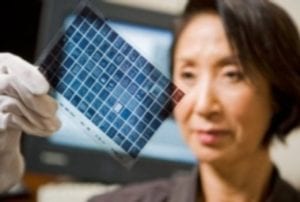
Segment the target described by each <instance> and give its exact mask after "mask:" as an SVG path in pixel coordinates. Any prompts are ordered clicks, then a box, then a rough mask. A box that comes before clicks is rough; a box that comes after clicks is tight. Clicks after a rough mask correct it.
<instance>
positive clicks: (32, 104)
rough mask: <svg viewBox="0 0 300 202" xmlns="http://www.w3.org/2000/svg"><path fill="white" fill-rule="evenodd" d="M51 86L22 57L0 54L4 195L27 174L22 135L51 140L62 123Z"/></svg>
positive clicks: (1, 188)
mask: <svg viewBox="0 0 300 202" xmlns="http://www.w3.org/2000/svg"><path fill="white" fill-rule="evenodd" d="M48 90H49V84H48V82H47V81H46V79H45V78H44V77H43V75H42V74H41V73H40V72H39V71H38V69H37V67H35V66H33V65H31V64H29V63H28V62H26V61H24V60H23V59H21V58H20V57H17V56H15V55H12V54H9V53H0V192H3V191H4V190H6V189H8V188H9V187H10V186H12V185H13V184H15V183H16V182H17V181H18V180H19V179H20V177H21V176H22V174H23V170H24V162H23V158H22V156H21V153H20V137H21V133H22V131H24V132H25V133H28V134H32V135H39V136H48V135H50V134H52V133H53V132H55V131H56V130H57V129H58V128H59V126H60V122H59V120H58V118H57V117H56V116H55V113H56V110H57V104H56V102H55V101H54V99H53V98H51V97H50V96H49V95H47V92H48Z"/></svg>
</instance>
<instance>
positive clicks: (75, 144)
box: [24, 0, 195, 182]
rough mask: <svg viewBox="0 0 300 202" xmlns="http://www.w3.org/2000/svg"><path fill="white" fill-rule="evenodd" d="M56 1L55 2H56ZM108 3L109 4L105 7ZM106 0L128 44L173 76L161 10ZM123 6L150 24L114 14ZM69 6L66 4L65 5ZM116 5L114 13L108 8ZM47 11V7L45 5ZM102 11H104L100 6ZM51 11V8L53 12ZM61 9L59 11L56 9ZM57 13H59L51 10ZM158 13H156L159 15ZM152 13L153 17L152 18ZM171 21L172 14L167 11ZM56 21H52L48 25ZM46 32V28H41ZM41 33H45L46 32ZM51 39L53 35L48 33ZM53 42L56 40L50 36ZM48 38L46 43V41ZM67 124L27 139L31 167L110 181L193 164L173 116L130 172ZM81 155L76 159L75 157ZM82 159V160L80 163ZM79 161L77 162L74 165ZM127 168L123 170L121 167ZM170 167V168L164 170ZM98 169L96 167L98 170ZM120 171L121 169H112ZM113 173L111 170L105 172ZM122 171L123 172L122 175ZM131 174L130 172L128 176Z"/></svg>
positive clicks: (64, 21)
mask: <svg viewBox="0 0 300 202" xmlns="http://www.w3.org/2000/svg"><path fill="white" fill-rule="evenodd" d="M52 4H59V5H55V6H61V7H63V6H65V5H64V4H63V3H60V1H58V0H57V1H53V2H52ZM55 6H54V7H55ZM105 6H106V7H105ZM105 6H103V5H102V4H101V6H100V7H101V8H103V7H105V9H103V10H105V11H106V13H107V15H108V16H106V14H105V13H104V15H105V16H106V17H108V19H109V21H108V22H109V24H110V26H111V27H112V28H113V29H114V30H115V31H116V32H118V34H120V35H121V36H122V37H123V38H124V39H125V40H126V41H127V42H128V43H130V44H131V45H132V46H133V47H135V48H136V49H137V50H138V51H139V52H140V53H141V54H142V55H143V56H144V57H145V58H147V59H148V60H149V61H150V62H151V63H152V64H153V65H154V66H155V67H156V68H158V69H159V70H160V71H161V72H162V73H163V74H165V75H167V76H169V52H170V47H171V43H172V40H173V33H172V29H170V28H169V27H167V26H162V24H161V23H159V22H160V20H157V19H155V17H161V16H158V15H159V14H158V13H155V12H148V13H145V12H144V11H140V10H138V9H132V8H123V7H118V6H115V5H106V4H105ZM118 9H120V10H121V11H124V10H126V9H127V10H128V11H129V12H130V13H134V14H135V15H136V16H139V15H141V17H143V16H146V17H145V19H146V21H147V20H148V21H149V23H147V22H146V23H142V22H136V16H132V17H131V16H130V15H129V17H128V15H127V18H122V15H121V16H118V17H116V16H114V14H113V13H114V12H116V11H117V10H118ZM62 10H64V11H65V10H66V9H62ZM110 10H111V12H109V11H110ZM46 11H47V10H46ZM100 11H102V10H101V9H100ZM48 12H49V13H51V12H50V11H48ZM56 14H57V10H56ZM52 15H54V14H53V13H52ZM154 16H155V17H154ZM152 17H153V20H151V18H152ZM72 18H74V15H73V14H72V12H67V13H65V14H64V15H63V17H62V19H61V20H62V29H63V30H64V29H66V27H67V26H68V24H69V23H70V22H71V20H72ZM168 18H169V19H170V21H171V20H172V16H168ZM49 26H51V23H50V24H49ZM41 33H45V31H42V32H41ZM41 37H42V38H43V37H45V36H41ZM48 38H51V37H48ZM47 40H48V41H49V40H51V39H47ZM43 43H46V42H43ZM61 121H62V122H63V127H62V128H61V129H60V130H59V131H58V132H57V133H55V134H54V135H52V136H51V137H49V138H43V139H40V138H34V137H30V138H26V139H27V140H26V139H25V144H24V153H25V157H26V160H27V166H28V169H29V170H36V171H40V172H56V173H63V174H70V175H74V176H78V177H81V178H87V179H95V180H98V179H100V180H104V181H108V182H116V181H118V180H119V181H123V182H126V181H134V180H139V179H146V178H152V177H151V176H153V177H160V176H165V175H168V174H169V173H170V171H171V170H176V169H186V168H190V167H191V166H192V165H193V163H194V162H195V159H194V157H193V155H192V154H191V152H190V150H189V149H188V148H187V146H186V145H185V143H184V142H183V139H182V137H181V135H180V132H179V129H178V128H177V126H176V123H175V122H174V120H173V119H172V118H168V119H167V120H166V121H164V123H163V124H162V125H161V126H160V127H159V129H158V130H157V131H156V132H155V134H154V135H153V137H152V138H151V139H150V141H149V142H148V143H147V145H146V146H145V147H144V148H143V150H142V152H141V153H140V155H139V159H138V161H137V163H136V165H134V166H133V168H132V169H131V171H128V170H126V169H125V168H122V166H119V165H117V164H118V162H114V161H116V160H115V159H113V158H111V157H109V155H106V154H107V153H108V152H107V151H105V148H102V147H101V146H100V145H99V144H97V143H96V142H95V141H94V140H93V139H91V138H90V137H88V136H87V135H85V134H82V133H81V132H79V131H78V130H74V128H77V127H74V123H73V122H72V121H71V120H70V119H68V117H64V116H62V117H61ZM74 159H76V160H74ZM95 159H97V162H99V165H101V168H100V169H98V171H99V172H96V171H93V172H89V169H91V168H88V167H91V166H92V167H97V165H96V163H95ZM78 161H80V164H78ZM73 163H74V164H76V165H74V164H73ZM123 169H124V171H122V170H123ZM147 169H149V170H152V171H154V172H156V173H155V174H153V175H148V176H145V174H142V173H143V172H147ZM162 169H165V171H160V170H162ZM95 170H96V169H95ZM113 170H117V171H116V172H117V174H116V173H113V172H112V171H113ZM105 172H110V175H107V174H105ZM118 175H120V176H121V177H118ZM125 175H126V176H125ZM109 176H117V177H116V178H117V179H113V178H112V179H109V178H110V177H109Z"/></svg>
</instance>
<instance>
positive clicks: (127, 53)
mask: <svg viewBox="0 0 300 202" xmlns="http://www.w3.org/2000/svg"><path fill="white" fill-rule="evenodd" d="M40 68H41V71H42V73H43V74H44V75H45V76H46V77H47V79H48V80H49V82H50V84H51V85H52V87H53V88H54V89H55V90H56V91H57V92H59V93H60V94H61V95H63V96H64V97H65V98H66V99H67V100H68V101H70V102H71V103H72V105H73V106H74V107H76V108H77V109H78V110H79V111H80V112H81V113H82V114H84V116H85V117H87V118H88V119H89V120H90V121H91V122H92V123H93V124H94V125H95V126H96V127H98V128H99V129H100V130H102V131H103V132H104V133H105V134H106V135H107V136H108V137H109V138H110V139H112V140H113V141H114V142H115V143H116V144H117V145H119V146H120V147H121V148H122V149H123V150H124V151H125V152H126V153H127V154H129V155H130V156H131V157H133V158H136V157H137V156H138V154H139V153H140V151H141V149H142V148H143V147H144V146H145V144H146V143H147V142H148V141H149V139H150V138H151V137H152V135H153V134H154V132H155V131H156V130H157V129H158V128H159V126H160V125H161V123H162V122H163V121H164V120H165V119H166V118H167V117H168V116H169V115H170V113H171V111H172V110H173V108H174V106H175V105H176V104H177V103H178V102H179V100H180V99H181V98H182V96H183V93H182V91H180V90H179V89H178V88H177V87H176V86H175V85H174V84H172V83H171V82H170V81H169V79H168V78H167V77H165V76H164V75H163V74H162V73H161V72H160V71H159V70H158V69H156V68H155V67H154V66H153V65H152V64H151V63H150V62H148V61H147V60H146V59H145V58H144V57H143V56H142V55H141V54H140V53H139V52H138V51H137V50H135V49H134V48H133V47H132V46H131V45H130V44H128V43H127V42H126V41H125V40H124V39H123V38H122V37H121V36H119V35H118V33H117V32H115V31H114V30H113V29H112V28H111V27H110V26H109V25H108V24H107V22H106V21H105V20H104V19H103V18H101V17H99V15H97V14H96V13H95V12H94V11H93V10H92V9H91V8H90V7H88V6H85V7H83V8H82V9H81V10H80V11H79V12H78V14H77V15H76V16H75V18H74V20H73V21H72V23H71V24H70V25H69V26H68V28H67V29H66V30H65V31H64V32H63V34H61V36H60V37H59V38H58V40H57V42H56V43H54V45H53V47H52V48H51V49H50V50H49V51H48V53H47V54H46V55H45V56H44V58H43V59H42V62H41V64H40Z"/></svg>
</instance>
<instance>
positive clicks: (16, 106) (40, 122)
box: [0, 95, 60, 134]
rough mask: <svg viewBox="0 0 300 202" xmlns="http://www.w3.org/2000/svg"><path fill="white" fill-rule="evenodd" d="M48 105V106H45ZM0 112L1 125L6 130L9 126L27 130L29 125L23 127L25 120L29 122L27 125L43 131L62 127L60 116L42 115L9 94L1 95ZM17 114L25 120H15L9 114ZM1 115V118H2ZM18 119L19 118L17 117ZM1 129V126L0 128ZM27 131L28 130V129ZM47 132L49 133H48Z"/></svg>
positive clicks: (16, 115)
mask: <svg viewBox="0 0 300 202" xmlns="http://www.w3.org/2000/svg"><path fill="white" fill-rule="evenodd" d="M45 107H46V106H45ZM0 112H2V116H1V117H2V119H3V120H2V121H1V120H0V121H1V122H2V123H1V124H0V126H2V130H5V129H6V128H8V127H15V128H18V127H20V128H21V129H22V130H24V131H26V130H28V129H27V127H22V126H23V125H24V124H22V123H23V122H24V121H25V120H26V122H28V124H27V123H26V124H25V126H26V125H30V126H31V127H32V129H34V130H35V129H39V131H40V130H42V131H52V132H54V131H56V130H57V129H58V128H59V127H60V122H59V120H58V118H57V117H56V116H55V114H53V116H49V117H47V118H45V117H42V116H40V115H39V114H37V113H35V112H34V111H32V110H30V109H28V108H27V107H25V106H24V105H23V104H22V103H21V102H19V101H18V100H17V99H15V98H12V97H9V96H3V95H0ZM9 114H10V115H11V116H15V117H21V118H22V119H21V120H23V119H24V121H23V122H20V121H19V122H13V124H12V123H10V121H12V118H11V117H10V116H9ZM1 117H0V118H1ZM15 119H16V120H19V119H17V118H15ZM18 123H19V124H21V125H14V124H18ZM0 129H1V128H0ZM26 132H27V131H26ZM46 134H47V133H46Z"/></svg>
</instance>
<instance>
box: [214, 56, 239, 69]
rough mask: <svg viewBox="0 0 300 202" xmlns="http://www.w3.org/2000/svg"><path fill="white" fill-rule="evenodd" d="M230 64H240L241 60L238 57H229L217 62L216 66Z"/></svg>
mask: <svg viewBox="0 0 300 202" xmlns="http://www.w3.org/2000/svg"><path fill="white" fill-rule="evenodd" d="M228 64H239V59H238V57H237V56H236V55H229V56H225V57H222V58H221V59H220V60H218V61H217V62H216V66H218V67H222V66H225V65H228Z"/></svg>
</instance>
